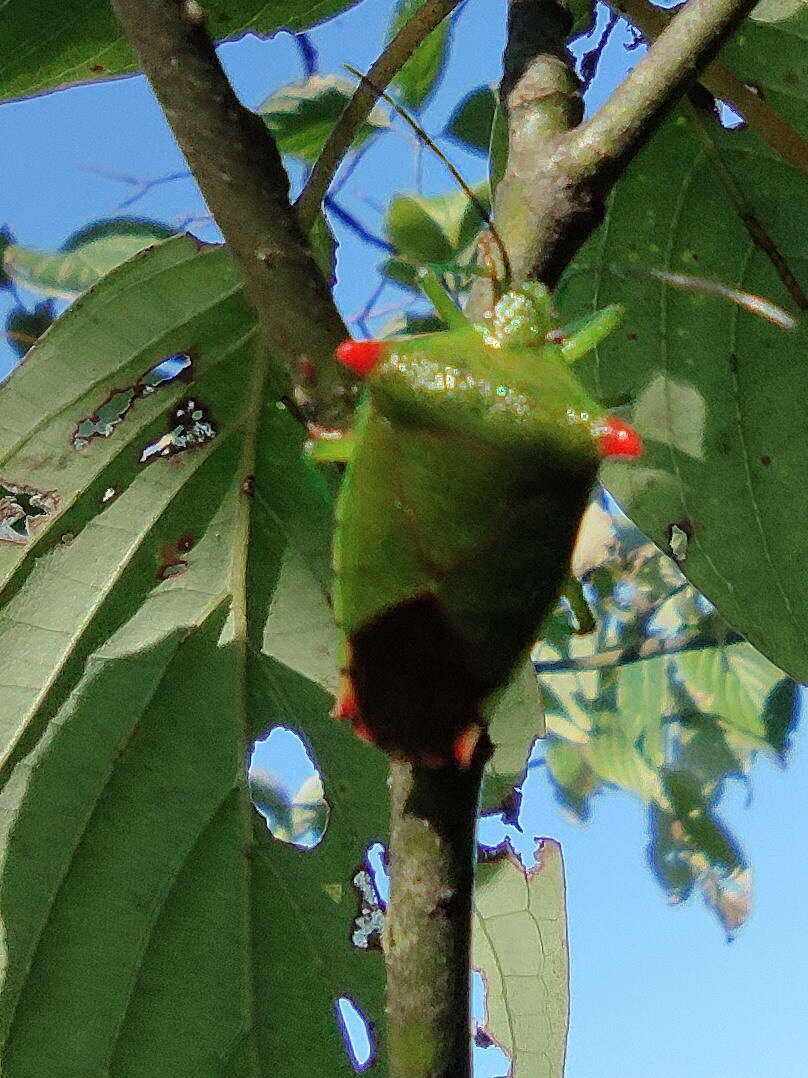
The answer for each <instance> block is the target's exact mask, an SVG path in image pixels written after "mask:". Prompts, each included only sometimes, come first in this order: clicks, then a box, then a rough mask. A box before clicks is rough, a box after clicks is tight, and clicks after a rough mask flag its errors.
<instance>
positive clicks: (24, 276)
mask: <svg viewBox="0 0 808 1078" xmlns="http://www.w3.org/2000/svg"><path fill="white" fill-rule="evenodd" d="M171 234H172V230H171V229H170V228H166V226H165V225H161V224H159V223H158V222H156V221H145V220H139V219H137V218H126V217H123V218H115V219H113V220H110V221H101V222H98V223H97V224H95V225H91V226H89V227H88V228H85V229H82V230H81V232H79V233H76V234H75V235H74V236H71V237H70V238H69V239H68V240H66V241H65V243H64V244H63V245H62V247H61V249H60V250H59V251H54V252H52V253H48V252H45V251H35V250H33V248H30V247H22V246H20V245H19V244H10V245H9V246H8V247H6V249H5V252H4V254H3V270H4V271H5V273H6V274H8V276H9V277H10V278H11V280H12V281H14V283H15V284H18V285H23V286H24V287H25V288H31V289H33V290H34V291H36V292H41V293H42V294H43V295H46V296H54V297H57V298H60V299H75V298H76V297H77V296H80V295H81V293H82V292H86V291H87V289H88V288H91V287H92V286H93V285H94V284H96V283H97V282H98V281H100V280H101V278H102V277H104V276H106V274H107V273H109V272H110V271H111V270H113V269H114V268H115V267H116V266H118V265H120V264H121V262H125V261H126V260H127V259H128V258H131V257H132V256H133V255H136V254H138V253H139V252H140V251H142V250H144V248H146V247H149V246H151V245H152V244H153V243H155V242H156V241H158V240H164V239H167V238H168V237H169V236H170V235H171Z"/></svg>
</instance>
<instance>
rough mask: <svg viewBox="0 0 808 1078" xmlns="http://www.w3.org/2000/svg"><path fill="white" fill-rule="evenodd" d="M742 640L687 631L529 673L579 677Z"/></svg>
mask: <svg viewBox="0 0 808 1078" xmlns="http://www.w3.org/2000/svg"><path fill="white" fill-rule="evenodd" d="M745 639H746V638H745V637H743V636H741V634H740V633H736V632H735V630H734V629H727V630H726V632H724V633H722V635H721V637H720V638H719V637H717V636H715V634H714V633H709V632H708V633H705V632H703V631H702V630H700V629H690V630H688V631H686V632H683V633H679V635H678V636H669V637H646V639H645V640H642V641H641V642H640V643H639V644H634V645H631V646H629V647H619V648H608V649H607V650H606V651H598V652H596V653H595V654H594V655H578V656H572V657H571V658H569V659H552V660H550V661H548V662H539V661H537V662H534V663H533V669H534V670H535V671H536V673H537V674H539V675H541V676H544V675H546V674H571V673H581V672H582V671H585V670H605V669H608V668H610V667H617V666H628V665H630V664H631V663H636V662H643V661H644V660H645V659H656V658H657V657H658V656H660V655H676V654H679V653H681V652H683V651H700V650H702V649H703V648H722V647H727V646H728V645H729V644H740V643H743V641H744V640H745Z"/></svg>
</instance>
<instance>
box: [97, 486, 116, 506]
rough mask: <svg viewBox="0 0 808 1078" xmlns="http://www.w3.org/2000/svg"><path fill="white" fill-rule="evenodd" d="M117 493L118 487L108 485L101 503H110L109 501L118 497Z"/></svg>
mask: <svg viewBox="0 0 808 1078" xmlns="http://www.w3.org/2000/svg"><path fill="white" fill-rule="evenodd" d="M117 495H118V489H117V487H107V489H106V490H105V491H104V493H103V494H102V495H101V504H102V505H109V503H110V502H111V501H112V499H113V498H115V497H117Z"/></svg>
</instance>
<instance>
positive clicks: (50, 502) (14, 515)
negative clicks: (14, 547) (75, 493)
mask: <svg viewBox="0 0 808 1078" xmlns="http://www.w3.org/2000/svg"><path fill="white" fill-rule="evenodd" d="M58 507H59V495H58V494H57V493H56V491H55V490H37V488H36V487H28V486H25V485H24V484H19V483H11V482H9V481H8V480H6V479H0V542H6V543H29V542H30V541H31V539H32V538H33V532H34V530H35V529H36V528H38V527H40V526H41V525H42V524H44V523H46V522H47V521H48V520H49V519H50V518H51V517H52V516H53V515H54V513H55V512H56V510H57V508H58Z"/></svg>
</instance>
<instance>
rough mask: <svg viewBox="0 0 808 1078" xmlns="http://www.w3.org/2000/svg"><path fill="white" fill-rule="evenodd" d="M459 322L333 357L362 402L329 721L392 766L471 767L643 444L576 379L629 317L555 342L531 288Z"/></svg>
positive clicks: (344, 492)
mask: <svg viewBox="0 0 808 1078" xmlns="http://www.w3.org/2000/svg"><path fill="white" fill-rule="evenodd" d="M456 314H457V318H458V319H460V322H458V321H457V320H456V319H453V320H454V324H455V328H453V329H452V330H450V331H447V332H441V333H431V334H423V335H419V336H414V337H405V338H400V339H393V340H390V341H384V342H378V341H348V342H345V343H344V344H343V345H341V346H340V348H339V349H338V351H337V357H338V359H339V360H340V361H341V362H343V363H344V364H345V365H347V366H349V367H350V368H351V369H352V370H354V371H355V372H358V373H361V374H363V375H364V376H366V378H367V383H366V384H367V392H366V394H365V398H364V401H363V403H362V405H361V407H360V410H359V418H358V422H357V426H356V431H355V435H354V438H355V441H354V450H353V453H352V455H351V456H350V459H349V464H348V469H347V473H346V476H345V479H344V482H343V485H342V489H341V492H340V498H339V503H338V508H337V534H336V540H335V549H334V568H335V589H334V607H335V612H336V615H337V620H338V622H339V624H340V627H341V629H342V631H343V632H344V633H345V635H346V638H347V649H346V658H347V661H346V664H345V669H344V670H343V676H342V683H341V692H340V697H339V700H338V702H337V706H336V709H335V712H334V714H335V717H337V718H346V719H350V720H351V722H352V723H353V725H354V729H355V730H356V732H357V733H358V734H359V736H360V737H363V738H364V739H365V740H368V741H371V742H373V743H374V744H376V745H378V746H380V747H381V748H382V749H384V750H385V751H386V752H388V753H389V754H390V755H391V756H392V757H394V758H397V759H402V760H406V761H410V762H413V763H418V764H420V765H422V766H426V767H447V766H456V767H460V768H465V767H468V766H469V765H470V763H471V761H472V758H473V757H474V756H475V754H476V753H478V752H488V751H490V746H489V744H488V739H487V737H486V736H485V735H484V731H485V716H486V710H487V707H488V705H489V702H490V701H491V700H492V698H493V697H494V696H495V694H496V693H497V691H498V690H499V689H501V688H502V687H504V685H505V684H506V683H507V681H508V679H509V678H510V676H511V674H512V672H513V670H514V668H515V667H516V665H517V663H518V662H519V660H520V659H521V658H522V657H523V656H524V654H525V653H526V652H527V650H528V649H529V648H530V646H531V645H532V644H533V642H534V641H535V639H536V637H537V635H538V634H539V631H540V628H541V624H542V622H543V621H544V619H545V617H546V616H547V614H548V613H549V612H550V611H551V610H552V608H553V606H554V605H555V603H556V601H557V599H558V595H559V592H560V589H561V586H562V583H563V581H564V579H565V576H566V575H567V573H568V569H569V562H570V557H571V552H572V547H573V544H574V541H575V536H576V533H577V530H578V525H579V523H580V519H581V515H582V513H583V511H584V508H585V506H586V504H587V501H588V498H589V495H590V492H591V490H592V487H593V485H594V482H595V479H596V476H597V469H598V464H599V461H600V460H601V459H602V458H603V457H614V456H616V457H626V458H632V457H636V456H638V455H639V454H640V452H641V450H642V442H641V439H640V437H639V435H638V434H637V433H636V431H634V430H633V428H632V427H630V426H629V424H628V423H626V422H625V421H624V420H621V419H618V418H616V417H615V416H610V415H607V414H606V413H605V412H604V410H603V409H602V408H601V407H600V406H599V405H598V404H597V403H596V402H595V401H593V400H592V399H591V398H590V397H589V396H588V395H587V393H586V392H585V391H584V389H583V387H582V385H581V384H580V382H579V381H578V380H577V378H576V377H575V375H574V374H573V372H572V368H571V364H572V362H573V361H574V360H576V359H577V358H579V357H580V356H581V355H583V354H585V353H586V352H587V351H589V350H591V349H592V348H593V347H595V345H596V344H597V343H598V341H599V340H601V339H602V338H603V337H604V336H606V335H607V334H608V333H610V332H611V331H612V330H613V329H614V328H615V326H616V325H617V324H618V322H619V318H620V311H619V309H617V308H607V309H605V310H604V311H599V312H596V313H595V314H594V315H593V316H592V317H591V318H590V319H588V320H586V321H585V322H582V323H577V324H576V325H575V326H573V327H569V328H567V329H559V327H558V325H557V321H556V319H555V315H554V310H553V306H552V301H551V297H550V294H549V292H548V290H547V289H546V288H545V287H544V286H543V285H540V284H536V283H531V284H527V285H525V286H523V287H522V288H521V289H519V290H515V291H512V292H508V293H505V295H504V296H502V298H501V299H500V300H499V301H498V303H497V304H496V306H495V307H494V309H493V310H492V311H491V312H489V313H488V314H487V315H486V316H485V317H484V318H483V319H482V320H481V322H480V323H478V324H475V325H472V324H464V323H463V322H462V316H461V315H460V313H459V312H456Z"/></svg>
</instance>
